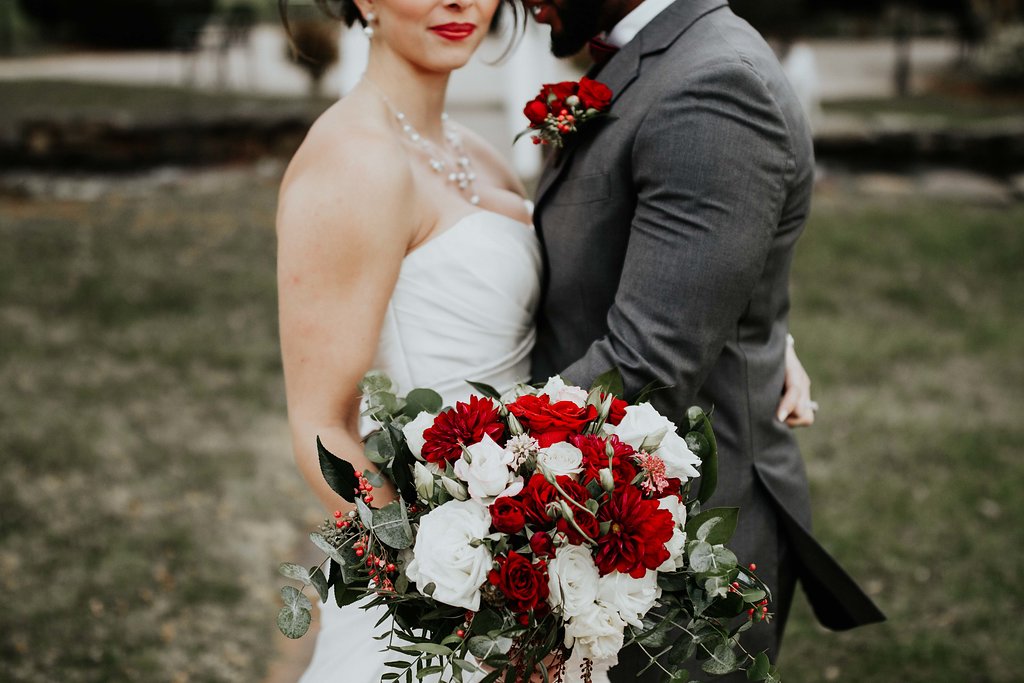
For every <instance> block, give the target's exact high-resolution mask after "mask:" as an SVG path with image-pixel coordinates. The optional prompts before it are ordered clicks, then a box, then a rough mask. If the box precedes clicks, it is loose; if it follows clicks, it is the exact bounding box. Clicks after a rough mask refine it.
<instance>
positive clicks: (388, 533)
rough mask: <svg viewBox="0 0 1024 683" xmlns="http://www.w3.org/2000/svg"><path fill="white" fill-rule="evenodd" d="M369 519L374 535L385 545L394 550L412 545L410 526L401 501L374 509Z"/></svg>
mask: <svg viewBox="0 0 1024 683" xmlns="http://www.w3.org/2000/svg"><path fill="white" fill-rule="evenodd" d="M371 521H372V528H373V533H374V535H375V536H376V537H377V538H379V539H380V541H381V542H382V543H384V544H385V545H387V546H389V547H391V548H394V549H395V550H405V549H406V548H409V547H411V546H412V541H413V538H412V526H410V524H409V516H408V514H407V513H406V510H405V503H404V502H403V501H401V500H396V501H395V502H393V503H390V504H388V505H386V506H385V507H383V508H381V509H380V510H374V511H373V518H372V520H371Z"/></svg>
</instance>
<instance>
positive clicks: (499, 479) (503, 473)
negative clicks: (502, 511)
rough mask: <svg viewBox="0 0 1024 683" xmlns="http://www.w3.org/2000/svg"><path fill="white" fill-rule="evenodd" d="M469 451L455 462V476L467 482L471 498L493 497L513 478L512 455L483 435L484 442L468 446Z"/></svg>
mask: <svg viewBox="0 0 1024 683" xmlns="http://www.w3.org/2000/svg"><path fill="white" fill-rule="evenodd" d="M466 450H467V451H469V455H468V457H467V455H466V453H463V454H462V457H461V458H459V459H458V460H456V461H455V476H457V477H458V478H459V479H461V480H462V481H464V482H466V484H467V485H468V487H469V495H470V496H472V497H473V498H493V497H494V496H497V495H498V494H500V493H501V492H502V491H504V490H505V488H506V487H507V486H508V483H509V481H510V480H511V479H512V470H511V469H509V465H511V464H512V460H513V458H514V455H513V454H512V452H511V451H507V450H505V449H504V448H502V447H501V446H499V445H498V444H496V443H495V442H494V439H492V438H491V437H490V435H487V434H485V435H484V439H483V441H481V442H480V443H475V444H473V445H472V446H469V447H467V449H466Z"/></svg>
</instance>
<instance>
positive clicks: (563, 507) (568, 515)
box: [558, 500, 576, 521]
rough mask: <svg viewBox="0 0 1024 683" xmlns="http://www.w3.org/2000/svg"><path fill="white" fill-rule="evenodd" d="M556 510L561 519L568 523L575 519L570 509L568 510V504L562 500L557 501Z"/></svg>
mask: <svg viewBox="0 0 1024 683" xmlns="http://www.w3.org/2000/svg"><path fill="white" fill-rule="evenodd" d="M558 508H559V511H560V512H561V513H562V518H563V519H567V520H569V521H573V520H575V519H576V516H575V515H574V514H573V512H572V508H570V507H569V504H568V503H566V502H565V501H564V500H559V501H558Z"/></svg>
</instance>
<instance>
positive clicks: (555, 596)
mask: <svg viewBox="0 0 1024 683" xmlns="http://www.w3.org/2000/svg"><path fill="white" fill-rule="evenodd" d="M599 578H600V575H599V574H598V571H597V565H595V564H594V558H593V557H592V556H591V554H590V550H588V549H587V548H586V547H584V546H579V545H564V546H562V547H561V548H558V549H557V550H556V551H555V558H554V559H553V560H551V562H549V563H548V589H549V593H548V603H549V604H550V605H551V607H552V608H554V609H561V611H562V614H563V615H564V616H565V617H566V618H569V617H574V616H576V615H578V614H582V613H583V612H584V611H586V610H589V609H590V607H591V605H592V604H593V602H594V600H596V599H597V582H598V580H599Z"/></svg>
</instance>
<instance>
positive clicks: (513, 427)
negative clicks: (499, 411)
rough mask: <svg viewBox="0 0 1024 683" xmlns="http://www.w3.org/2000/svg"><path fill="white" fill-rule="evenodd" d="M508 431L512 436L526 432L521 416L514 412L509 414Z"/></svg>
mask: <svg viewBox="0 0 1024 683" xmlns="http://www.w3.org/2000/svg"><path fill="white" fill-rule="evenodd" d="M508 431H509V433H510V434H511V435H512V436H521V435H522V434H525V433H526V430H525V429H523V424H522V423H521V422H520V421H519V418H517V417H516V416H515V415H513V414H512V413H509V414H508Z"/></svg>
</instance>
